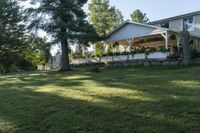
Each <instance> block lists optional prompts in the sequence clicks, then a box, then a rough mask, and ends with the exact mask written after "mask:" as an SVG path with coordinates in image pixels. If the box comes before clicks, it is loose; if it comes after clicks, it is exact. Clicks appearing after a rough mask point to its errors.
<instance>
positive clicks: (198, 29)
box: [190, 15, 200, 36]
mask: <svg viewBox="0 0 200 133" xmlns="http://www.w3.org/2000/svg"><path fill="white" fill-rule="evenodd" d="M194 22H195V24H194V30H193V31H190V33H191V34H193V35H197V36H200V15H197V16H194Z"/></svg>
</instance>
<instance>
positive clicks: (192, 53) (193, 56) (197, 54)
mask: <svg viewBox="0 0 200 133" xmlns="http://www.w3.org/2000/svg"><path fill="white" fill-rule="evenodd" d="M191 55H192V58H199V57H200V52H198V51H197V50H196V49H193V50H192V51H191Z"/></svg>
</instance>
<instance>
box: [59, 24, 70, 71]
mask: <svg viewBox="0 0 200 133" xmlns="http://www.w3.org/2000/svg"><path fill="white" fill-rule="evenodd" d="M61 33H62V36H61V37H62V38H61V50H62V58H61V71H69V70H70V64H69V47H68V42H67V39H66V36H65V35H66V29H65V28H61Z"/></svg>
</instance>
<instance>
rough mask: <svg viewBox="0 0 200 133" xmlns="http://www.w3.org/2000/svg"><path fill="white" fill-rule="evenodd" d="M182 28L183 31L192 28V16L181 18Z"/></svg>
mask: <svg viewBox="0 0 200 133" xmlns="http://www.w3.org/2000/svg"><path fill="white" fill-rule="evenodd" d="M183 30H184V31H191V30H194V19H193V17H190V18H186V19H183Z"/></svg>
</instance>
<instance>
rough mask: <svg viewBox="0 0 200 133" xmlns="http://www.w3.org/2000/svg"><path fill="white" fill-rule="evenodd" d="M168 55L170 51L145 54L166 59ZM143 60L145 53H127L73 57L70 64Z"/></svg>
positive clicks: (151, 57) (149, 56) (153, 57)
mask: <svg viewBox="0 0 200 133" xmlns="http://www.w3.org/2000/svg"><path fill="white" fill-rule="evenodd" d="M169 55H170V52H165V53H163V52H154V53H150V54H148V55H147V58H148V59H166V58H167V56H169ZM128 59H129V60H144V59H145V53H139V54H134V55H133V56H132V54H129V55H118V56H104V57H101V61H100V58H98V57H94V58H85V59H74V60H72V64H85V63H99V62H113V61H127V60H128Z"/></svg>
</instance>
